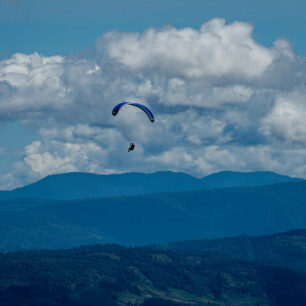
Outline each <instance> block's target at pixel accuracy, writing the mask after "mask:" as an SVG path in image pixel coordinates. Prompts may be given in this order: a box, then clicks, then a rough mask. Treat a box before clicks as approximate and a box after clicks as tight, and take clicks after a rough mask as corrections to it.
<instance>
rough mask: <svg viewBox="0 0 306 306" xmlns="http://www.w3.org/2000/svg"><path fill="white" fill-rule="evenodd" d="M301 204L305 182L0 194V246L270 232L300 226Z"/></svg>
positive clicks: (304, 223) (129, 242)
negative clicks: (110, 193)
mask: <svg viewBox="0 0 306 306" xmlns="http://www.w3.org/2000/svg"><path fill="white" fill-rule="evenodd" d="M168 174H169V173H167V175H168ZM158 175H161V174H160V173H159V174H158ZM171 175H172V174H170V176H171ZM174 175H176V174H174ZM233 182H234V181H232V183H233ZM63 188H64V186H63ZM305 203H306V182H305V181H303V180H301V181H292V182H289V183H288V182H286V183H279V184H271V185H265V186H253V187H231V188H208V189H202V190H193V191H177V192H167V193H154V194H143V195H124V196H114V197H105V198H88V199H77V200H75V199H74V200H50V199H30V198H15V199H2V200H1V201H0V248H1V249H2V250H17V249H31V248H69V247H76V246H80V245H84V244H92V243H118V244H122V245H126V246H136V245H146V244H160V243H168V242H172V241H178V240H190V239H201V238H221V237H225V236H236V235H242V234H247V235H263V234H273V233H277V232H281V231H287V230H293V229H296V228H305V227H306V205H305Z"/></svg>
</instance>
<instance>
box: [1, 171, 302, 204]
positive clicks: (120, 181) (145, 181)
mask: <svg viewBox="0 0 306 306" xmlns="http://www.w3.org/2000/svg"><path fill="white" fill-rule="evenodd" d="M299 180H300V179H295V178H291V177H288V176H283V175H279V174H276V173H273V172H250V173H241V172H229V171H225V172H219V173H215V174H212V175H209V176H206V177H204V178H202V179H198V178H195V177H192V176H190V175H188V174H185V173H180V172H169V171H168V172H156V173H151V174H145V173H124V174H112V175H98V174H91V173H64V174H56V175H50V176H47V177H45V178H44V179H42V180H40V181H38V182H35V183H33V184H30V185H27V186H24V187H21V188H17V189H14V190H12V191H2V192H0V198H29V197H30V198H41V199H65V200H66V199H67V200H69V199H70V200H72V199H88V198H100V197H110V196H120V195H139V194H148V193H161V192H176V191H185V190H199V189H204V188H224V187H247V186H263V185H269V184H275V183H283V182H294V181H299Z"/></svg>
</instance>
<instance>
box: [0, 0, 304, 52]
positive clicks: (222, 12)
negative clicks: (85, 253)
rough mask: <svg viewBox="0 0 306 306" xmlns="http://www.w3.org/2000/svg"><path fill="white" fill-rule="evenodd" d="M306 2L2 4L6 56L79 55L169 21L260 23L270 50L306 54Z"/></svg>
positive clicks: (0, 48)
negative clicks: (276, 44) (284, 43)
mask: <svg viewBox="0 0 306 306" xmlns="http://www.w3.org/2000/svg"><path fill="white" fill-rule="evenodd" d="M305 14H306V2H305V1H303V0H292V1H289V0H268V1H267V0H258V1H246V0H231V1H230V0H213V1H212V0H188V1H187V0H186V1H185V0H184V1H182V0H168V1H162V0H156V1H146V0H142V1H139V0H130V1H123V0H115V1H104V0H102V1H93V0H89V1H85V0H82V1H81V0H76V1H73V0H65V1H60V0H54V1H46V0H44V1H41V0H40V1H39V0H26V1H25V0H20V1H17V0H15V1H9V0H7V1H4V0H2V3H1V6H0V26H1V28H0V37H1V45H0V54H2V56H7V55H8V54H12V53H14V52H23V53H32V52H34V51H37V52H39V53H43V54H44V55H54V54H65V53H76V52H79V51H82V50H83V49H86V48H90V47H92V46H93V44H94V42H95V39H96V38H97V37H98V36H100V35H101V34H102V33H103V32H106V31H111V30H114V29H116V30H119V31H143V30H144V29H146V28H147V27H149V26H154V27H161V26H163V25H165V24H167V23H170V24H171V25H173V26H175V27H188V26H190V27H195V28H198V27H199V26H200V25H201V24H202V23H203V22H205V21H207V20H209V19H211V18H214V17H222V18H225V19H226V20H227V22H232V21H235V20H240V21H246V22H251V23H253V24H254V26H255V29H254V36H255V38H256V39H257V40H258V41H259V42H261V43H263V44H265V45H267V46H270V45H271V44H272V42H273V41H275V40H276V39H277V38H286V39H288V40H290V41H291V43H292V44H293V47H294V49H295V50H296V52H298V53H299V54H301V55H303V54H304V55H305V51H306V41H305V37H306V22H305Z"/></svg>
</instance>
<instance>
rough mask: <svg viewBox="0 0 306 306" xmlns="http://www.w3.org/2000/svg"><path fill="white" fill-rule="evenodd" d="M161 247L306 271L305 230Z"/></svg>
mask: <svg viewBox="0 0 306 306" xmlns="http://www.w3.org/2000/svg"><path fill="white" fill-rule="evenodd" d="M160 248H162V249H169V250H173V251H179V252H190V253H195V252H206V251H214V252H220V253H223V254H227V255H229V256H231V257H235V258H241V259H244V260H249V261H256V262H262V263H265V264H268V265H273V266H279V267H286V268H291V269H294V270H297V271H303V272H306V229H303V230H302V229H301V230H293V231H289V232H284V233H280V234H274V235H265V236H259V237H249V236H239V237H233V238H232V237H229V238H222V239H213V240H194V241H182V242H176V243H171V244H169V245H167V246H160Z"/></svg>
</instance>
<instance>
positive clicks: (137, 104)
mask: <svg viewBox="0 0 306 306" xmlns="http://www.w3.org/2000/svg"><path fill="white" fill-rule="evenodd" d="M126 104H128V105H132V106H135V107H138V108H140V109H141V110H142V111H144V112H145V113H146V114H147V116H148V118H149V119H150V120H151V122H154V115H153V113H152V112H151V111H150V110H149V109H148V108H147V107H146V106H144V105H142V104H139V103H130V102H121V103H119V104H117V105H116V106H115V107H114V109H113V111H112V114H113V116H116V115H117V114H118V112H119V110H120V109H121V107H122V106H124V105H126Z"/></svg>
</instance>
